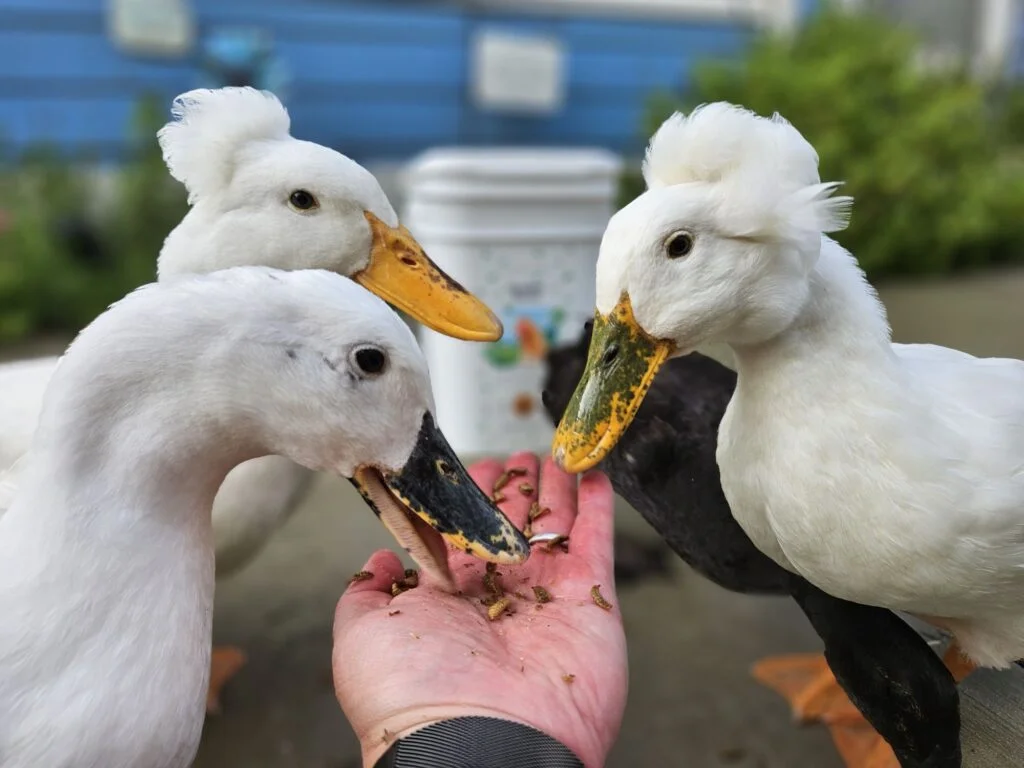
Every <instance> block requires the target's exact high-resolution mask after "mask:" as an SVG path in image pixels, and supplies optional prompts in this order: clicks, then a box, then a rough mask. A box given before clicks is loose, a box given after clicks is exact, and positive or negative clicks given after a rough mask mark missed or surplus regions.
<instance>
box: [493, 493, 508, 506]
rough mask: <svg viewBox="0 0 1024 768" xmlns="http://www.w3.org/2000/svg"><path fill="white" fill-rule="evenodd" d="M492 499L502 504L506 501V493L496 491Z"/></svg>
mask: <svg viewBox="0 0 1024 768" xmlns="http://www.w3.org/2000/svg"><path fill="white" fill-rule="evenodd" d="M491 501H493V502H494V503H495V504H501V502H503V501H505V494H503V493H501V492H500V491H495V492H494V495H493V496H491Z"/></svg>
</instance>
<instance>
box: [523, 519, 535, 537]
mask: <svg viewBox="0 0 1024 768" xmlns="http://www.w3.org/2000/svg"><path fill="white" fill-rule="evenodd" d="M523 536H525V537H526V538H530V537H531V536H533V526H532V525H530V521H529V520H527V521H526V525H524V526H523Z"/></svg>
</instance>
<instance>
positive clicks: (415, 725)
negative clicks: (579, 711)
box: [360, 707, 604, 768]
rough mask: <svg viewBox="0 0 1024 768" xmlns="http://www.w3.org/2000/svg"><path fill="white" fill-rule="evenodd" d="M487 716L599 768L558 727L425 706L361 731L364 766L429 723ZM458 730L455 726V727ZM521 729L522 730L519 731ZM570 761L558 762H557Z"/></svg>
mask: <svg viewBox="0 0 1024 768" xmlns="http://www.w3.org/2000/svg"><path fill="white" fill-rule="evenodd" d="M467 718H469V719H489V720H492V721H495V720H496V721H503V723H505V724H514V725H515V726H523V727H525V728H527V729H532V731H534V732H536V734H540V735H543V736H544V737H547V738H548V739H551V740H552V744H557V745H558V746H560V747H564V750H565V753H566V755H571V756H578V757H577V759H580V760H582V761H583V762H582V763H580V764H582V765H586V766H587V767H588V768H598V767H599V766H601V765H603V764H604V758H603V756H600V757H597V756H590V755H589V753H590V752H592V750H589V749H586V748H584V749H583V750H582V752H581V750H580V748H579V746H580V745H577V744H575V743H573V742H575V741H577V740H576V739H573V738H571V737H570V738H566V737H565V736H563V735H561V734H559V733H557V732H555V731H558V730H561V729H558V728H545V727H544V726H543V725H542V724H539V723H534V722H530V721H529V720H526V719H524V718H521V717H517V716H515V715H511V714H509V713H507V712H503V711H501V710H497V709H491V708H481V707H424V708H418V709H414V710H410V711H408V712H402V713H398V714H396V715H394V716H392V717H389V718H388V719H387V720H386V721H385V722H382V723H379V724H376V725H374V726H373V727H372V728H371V729H369V730H368V731H366V732H365V733H363V734H361V735H360V745H361V749H362V754H363V768H375V767H376V766H379V765H380V763H381V758H382V757H384V755H385V754H387V753H388V750H389V749H391V748H392V746H393V745H394V744H395V743H396V742H398V741H402V740H405V739H408V737H409V736H411V735H413V734H415V733H417V732H418V731H423V730H425V729H427V728H430V727H431V726H435V725H438V724H439V723H446V722H448V721H452V720H460V719H467ZM496 725H498V724H493V723H492V724H485V725H484V728H483V730H485V731H487V732H488V733H490V732H493V731H494V729H495V726H496ZM472 727H473V728H475V729H476V730H478V731H479V730H480V725H479V724H473V726H472ZM499 730H500V732H501V735H503V736H507V735H513V734H512V733H511V732H512V731H515V730H516V729H515V728H514V727H513V728H511V729H506V728H500V726H499ZM456 732H457V733H458V729H456ZM520 733H522V732H520ZM563 764H569V763H564V762H563V763H559V765H563Z"/></svg>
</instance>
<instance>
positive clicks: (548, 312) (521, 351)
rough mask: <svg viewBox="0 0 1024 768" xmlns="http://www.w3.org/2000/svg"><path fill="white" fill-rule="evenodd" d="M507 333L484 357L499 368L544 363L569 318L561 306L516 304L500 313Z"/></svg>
mask: <svg viewBox="0 0 1024 768" xmlns="http://www.w3.org/2000/svg"><path fill="white" fill-rule="evenodd" d="M500 316H501V322H502V325H504V326H505V333H504V335H503V336H502V337H501V338H500V339H499V340H498V341H496V342H494V343H493V344H488V345H486V346H485V347H484V350H483V354H484V357H485V358H486V359H487V360H488V362H490V363H491V365H493V366H494V367H496V368H509V367H512V366H516V365H519V364H520V363H531V362H532V363H542V362H543V361H544V358H545V356H546V355H547V353H548V348H549V347H550V346H551V345H552V344H554V343H555V341H556V340H557V339H558V333H559V331H560V330H561V328H562V322H563V321H564V320H565V310H564V309H562V308H561V307H547V306H537V305H515V306H510V307H505V308H504V311H502V312H500Z"/></svg>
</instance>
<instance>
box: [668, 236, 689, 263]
mask: <svg viewBox="0 0 1024 768" xmlns="http://www.w3.org/2000/svg"><path fill="white" fill-rule="evenodd" d="M692 250H693V235H691V234H690V233H689V232H675V233H673V234H672V235H671V236H669V238H668V240H666V241H665V253H666V254H668V257H669V258H670V259H680V258H682V257H683V256H686V255H687V254H688V253H689V252H690V251H692Z"/></svg>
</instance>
